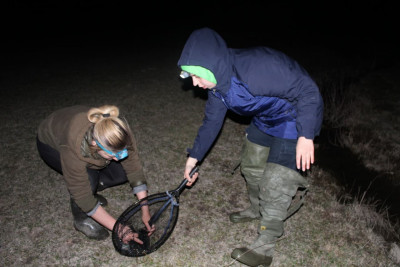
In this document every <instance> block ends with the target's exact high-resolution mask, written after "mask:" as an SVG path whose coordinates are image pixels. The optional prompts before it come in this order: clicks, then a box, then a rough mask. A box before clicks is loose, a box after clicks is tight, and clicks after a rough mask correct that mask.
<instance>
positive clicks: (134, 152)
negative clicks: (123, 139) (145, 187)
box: [121, 135, 146, 187]
mask: <svg viewBox="0 0 400 267" xmlns="http://www.w3.org/2000/svg"><path fill="white" fill-rule="evenodd" d="M128 155H129V156H128V158H126V160H123V161H121V164H122V166H123V168H124V170H125V173H126V176H127V178H128V181H129V184H130V185H131V187H136V186H139V185H142V184H146V178H145V175H144V172H143V168H142V163H141V161H140V158H139V152H138V149H137V145H136V140H135V138H134V137H133V135H132V136H131V144H130V145H129V146H128Z"/></svg>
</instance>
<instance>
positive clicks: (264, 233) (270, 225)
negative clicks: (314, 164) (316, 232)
mask: <svg viewBox="0 0 400 267" xmlns="http://www.w3.org/2000/svg"><path fill="white" fill-rule="evenodd" d="M263 176H264V179H263V180H261V181H260V194H259V197H260V212H261V220H260V224H259V228H258V237H257V238H256V240H255V241H254V242H253V244H251V245H250V247H249V248H236V249H235V250H233V252H232V254H231V256H232V258H234V259H236V260H238V261H240V262H241V263H244V264H246V265H249V266H260V265H261V266H269V265H270V264H271V262H272V256H273V253H274V247H275V242H276V240H277V239H278V238H279V237H281V236H282V235H283V224H284V221H285V220H286V219H287V218H288V217H289V216H291V215H292V214H293V213H294V212H295V211H297V210H298V209H299V208H300V205H297V206H296V207H294V209H292V208H291V211H289V212H288V209H289V207H290V204H291V202H292V199H293V197H294V196H295V195H296V192H297V190H298V188H307V186H308V184H307V181H306V180H305V179H304V177H303V176H301V175H300V174H299V173H298V172H297V171H295V170H292V169H289V168H287V167H284V166H282V165H279V164H275V163H267V164H266V168H265V171H264V173H263ZM304 192H305V191H304Z"/></svg>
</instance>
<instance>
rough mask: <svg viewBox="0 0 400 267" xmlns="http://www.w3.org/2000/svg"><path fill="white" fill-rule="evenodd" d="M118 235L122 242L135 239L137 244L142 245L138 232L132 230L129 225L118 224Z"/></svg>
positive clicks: (125, 242)
mask: <svg viewBox="0 0 400 267" xmlns="http://www.w3.org/2000/svg"><path fill="white" fill-rule="evenodd" d="M118 237H119V238H120V239H121V240H122V242H123V243H124V244H128V243H129V242H130V241H132V240H133V241H135V242H136V243H138V244H141V245H143V241H142V240H140V239H139V234H138V233H136V232H134V231H133V230H132V229H131V228H130V227H129V226H127V225H122V224H120V225H119V226H118Z"/></svg>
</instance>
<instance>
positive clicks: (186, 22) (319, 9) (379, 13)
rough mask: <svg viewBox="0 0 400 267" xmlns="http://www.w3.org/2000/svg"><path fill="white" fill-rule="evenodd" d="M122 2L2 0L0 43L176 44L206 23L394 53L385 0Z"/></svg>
mask: <svg viewBox="0 0 400 267" xmlns="http://www.w3.org/2000/svg"><path fill="white" fill-rule="evenodd" d="M54 2H56V3H54ZM127 2H128V1H126V2H123V1H109V2H105V1H103V2H102V1H77V0H75V1H73V0H71V1H34V0H33V1H18V0H15V1H5V3H4V2H3V4H1V5H3V7H2V8H1V13H2V15H1V17H2V18H1V19H2V39H3V44H5V45H6V46H7V49H11V50H13V49H21V48H22V49H31V48H32V47H36V46H38V47H40V46H41V45H42V46H51V45H55V44H56V43H64V44H70V45H78V44H80V45H83V44H85V43H91V42H109V43H112V42H131V43H135V42H137V43H139V42H141V43H143V42H149V43H154V41H157V40H162V39H163V38H164V37H165V36H168V38H169V39H170V41H171V42H172V41H173V40H179V42H183V41H184V40H185V39H186V38H187V37H188V34H189V33H190V32H191V31H192V30H194V29H196V28H199V27H203V26H208V27H211V28H214V29H215V30H217V31H218V32H219V33H221V35H223V37H224V38H225V39H227V41H228V43H229V44H231V45H232V46H250V45H253V44H260V43H268V42H271V43H277V42H278V41H279V42H282V43H285V42H291V43H295V42H303V43H312V44H318V45H321V46H329V47H333V48H335V49H340V50H343V51H344V52H348V53H354V52H358V51H361V50H363V49H369V50H371V49H373V50H374V52H375V53H385V54H387V53H389V51H390V53H391V52H397V51H396V50H394V49H393V48H394V47H395V45H396V43H395V39H396V35H398V29H397V27H395V23H396V22H397V19H396V17H397V16H396V14H395V12H396V10H397V9H395V6H394V4H393V3H392V2H389V1H378V0H366V1H362V2H361V1H357V2H355V1H287V0H281V1H237V2H243V3H235V4H233V3H231V2H227V1H208V2H204V1H199V2H194V1H191V2H189V1H160V2H161V3H158V2H154V1H146V2H145V3H142V4H140V5H139V4H137V1H129V2H131V4H126V3H127ZM133 2H134V3H135V4H132V3H133ZM171 2H174V3H171ZM250 2H251V3H250ZM172 36H173V37H174V38H171V37H172ZM171 42H169V43H170V44H171V45H173V44H172V43H171ZM29 47H30V48H29ZM392 49H393V50H392ZM8 52H10V50H8V51H7V50H3V51H2V53H5V54H7V53H8Z"/></svg>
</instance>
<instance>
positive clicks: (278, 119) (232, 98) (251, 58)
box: [178, 28, 323, 266]
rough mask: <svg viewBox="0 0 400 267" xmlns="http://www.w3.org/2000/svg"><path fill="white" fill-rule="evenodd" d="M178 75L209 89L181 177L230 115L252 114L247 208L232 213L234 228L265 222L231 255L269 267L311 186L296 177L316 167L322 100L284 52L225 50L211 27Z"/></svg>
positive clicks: (244, 160) (190, 46)
mask: <svg viewBox="0 0 400 267" xmlns="http://www.w3.org/2000/svg"><path fill="white" fill-rule="evenodd" d="M178 66H179V67H180V68H181V70H182V72H181V77H182V78H187V77H191V78H192V81H193V86H198V87H201V88H203V89H207V90H208V100H207V103H206V107H205V117H204V120H203V124H202V126H201V127H200V128H199V131H198V134H197V136H196V139H195V140H194V144H193V147H192V148H191V149H189V150H188V153H189V156H188V159H187V161H186V166H185V171H184V176H185V178H186V179H188V181H189V182H188V185H191V184H192V183H193V182H194V181H195V180H196V179H197V176H198V174H195V175H194V176H193V178H190V177H189V175H188V174H189V171H190V170H191V169H192V168H193V166H195V165H196V164H197V163H198V162H199V161H201V160H203V158H204V156H205V154H206V153H207V151H208V150H209V149H210V147H211V145H212V143H213V142H214V140H215V139H216V137H217V135H218V133H219V131H220V129H221V127H222V124H223V122H224V118H225V115H226V112H227V110H228V109H229V110H232V111H233V112H235V113H237V114H239V115H243V116H252V121H251V124H250V126H249V127H248V128H247V129H246V138H245V144H244V149H243V152H242V155H241V172H242V174H243V176H244V178H245V180H246V184H247V189H248V194H249V199H250V207H249V208H248V209H245V210H243V211H239V212H234V213H232V214H230V216H229V218H230V220H231V221H232V222H233V223H240V222H245V221H249V220H256V219H259V220H260V224H259V228H258V236H257V238H256V239H255V241H254V242H253V243H252V244H251V245H250V247H248V248H246V247H244V248H243V247H242V248H236V249H234V250H233V251H232V254H231V256H232V258H234V259H236V260H238V261H240V262H241V263H243V264H246V265H249V266H259V265H264V266H269V265H270V264H271V262H272V258H273V252H274V246H275V242H276V240H277V239H278V238H279V237H280V236H282V235H283V223H284V220H285V219H286V218H287V216H288V208H289V206H290V204H291V201H292V198H293V197H294V196H295V195H296V192H297V190H298V189H299V188H305V187H307V181H306V180H305V179H304V178H303V176H302V175H301V174H300V173H299V169H301V170H303V171H305V170H306V169H309V168H310V165H311V164H312V163H314V142H313V139H314V137H315V136H316V135H318V134H319V131H320V129H321V124H322V116H323V101H322V97H321V95H320V93H319V89H318V87H317V85H316V84H315V82H314V81H313V80H312V79H311V78H310V76H309V75H308V73H307V72H306V71H305V70H304V69H303V68H302V67H301V66H300V65H299V64H298V63H297V62H296V61H294V60H293V59H291V58H289V57H288V56H286V55H285V54H283V53H282V52H279V51H276V50H274V49H271V48H267V47H255V48H249V49H232V48H228V47H227V45H226V43H225V41H224V40H223V39H222V37H221V36H220V35H219V34H218V33H216V32H215V31H214V30H212V29H209V28H202V29H198V30H196V31H194V32H193V33H192V34H191V35H190V37H189V39H188V40H187V41H186V44H185V46H184V48H183V51H182V53H181V56H180V59H179V61H178ZM248 250H250V251H249V252H247V251H248Z"/></svg>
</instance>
